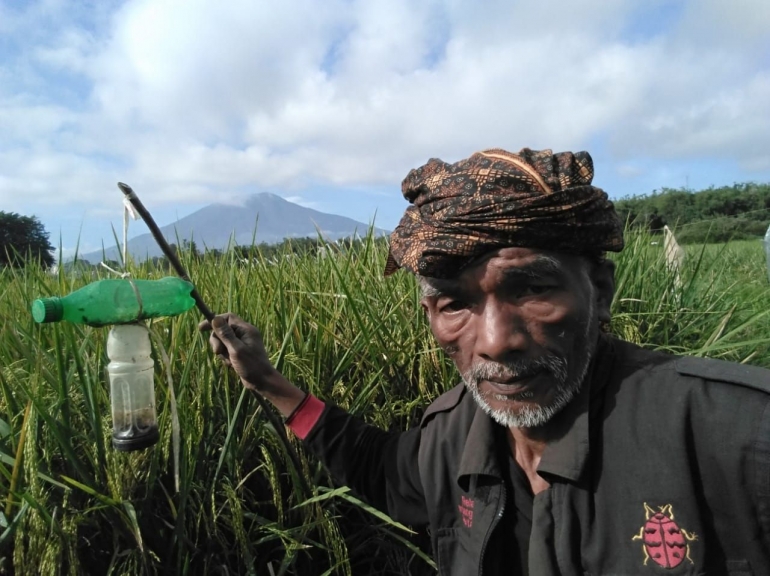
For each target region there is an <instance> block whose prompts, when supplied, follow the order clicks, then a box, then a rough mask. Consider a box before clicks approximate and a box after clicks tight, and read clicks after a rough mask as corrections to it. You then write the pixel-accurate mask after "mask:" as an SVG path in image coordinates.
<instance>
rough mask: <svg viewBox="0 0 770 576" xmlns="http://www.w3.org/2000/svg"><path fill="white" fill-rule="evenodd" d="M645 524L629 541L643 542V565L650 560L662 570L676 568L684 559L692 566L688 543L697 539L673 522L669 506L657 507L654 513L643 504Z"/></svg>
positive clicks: (672, 512)
mask: <svg viewBox="0 0 770 576" xmlns="http://www.w3.org/2000/svg"><path fill="white" fill-rule="evenodd" d="M644 512H645V516H646V518H647V522H646V523H645V524H644V526H642V527H641V528H640V529H639V534H636V535H635V536H634V537H633V538H632V539H631V540H641V541H642V542H643V545H642V550H643V551H644V565H645V566H646V565H647V562H648V560H649V559H650V558H652V560H653V561H654V562H655V563H656V564H657V565H658V566H661V567H663V568H676V567H677V566H679V565H680V564H681V563H682V562H683V561H684V560H685V558H686V559H687V560H688V561H689V562H690V564H693V561H692V558H690V544H689V543H690V542H693V541H695V540H697V539H698V536H697V535H696V534H694V533H692V532H687V530H684V529H683V528H680V527H679V526H678V525H677V523H676V522H674V511H673V510H672V508H671V504H666V505H665V506H658V511H657V512H656V511H655V510H653V509H652V508H650V507H649V506H648V505H647V502H645V503H644Z"/></svg>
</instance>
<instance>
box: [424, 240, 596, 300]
mask: <svg viewBox="0 0 770 576" xmlns="http://www.w3.org/2000/svg"><path fill="white" fill-rule="evenodd" d="M586 263H587V259H586V258H585V257H583V256H580V255H576V254H567V253H563V252H552V251H548V250H539V249H533V248H519V247H509V248H501V249H498V250H493V251H491V252H487V253H486V254H484V255H482V256H480V257H478V258H476V259H474V260H473V261H471V262H469V263H468V265H466V266H464V267H463V269H462V270H461V271H460V273H459V274H458V275H457V276H455V277H453V278H429V277H425V276H418V280H419V282H420V286H421V287H422V291H423V296H426V297H430V296H437V295H440V294H445V293H449V292H454V291H456V290H457V289H458V288H460V287H462V286H464V287H468V286H473V285H476V284H478V283H479V282H480V281H481V278H483V277H484V275H485V274H487V273H488V271H489V269H490V268H491V269H494V270H496V271H497V272H498V274H499V276H500V278H505V279H517V280H521V281H526V280H541V279H546V278H555V277H561V276H565V275H570V274H574V273H579V272H580V270H581V269H583V268H585V266H586Z"/></svg>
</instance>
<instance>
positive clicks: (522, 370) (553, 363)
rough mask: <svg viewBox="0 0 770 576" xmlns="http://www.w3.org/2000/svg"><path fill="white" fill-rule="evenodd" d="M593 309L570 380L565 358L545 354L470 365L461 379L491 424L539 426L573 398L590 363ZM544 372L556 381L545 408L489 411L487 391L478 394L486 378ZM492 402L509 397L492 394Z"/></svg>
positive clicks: (593, 346) (511, 426) (576, 354)
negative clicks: (536, 356)
mask: <svg viewBox="0 0 770 576" xmlns="http://www.w3.org/2000/svg"><path fill="white" fill-rule="evenodd" d="M593 312H594V306H593V303H592V306H591V309H590V314H589V321H588V324H587V326H586V330H585V332H584V333H583V334H582V335H581V336H582V338H583V340H582V341H583V342H584V346H583V348H582V349H581V350H577V351H576V353H575V358H576V362H577V365H576V370H575V372H574V374H575V376H574V378H572V379H570V378H569V377H568V374H569V365H568V363H567V359H566V358H564V357H561V356H556V355H546V356H542V357H540V358H537V359H535V360H518V361H510V362H504V363H498V362H477V363H476V364H474V365H473V366H471V367H470V368H469V369H468V370H467V371H466V372H465V373H464V374H463V375H462V376H463V382H464V383H465V386H466V388H468V390H469V391H470V393H471V395H472V396H473V399H474V400H475V401H476V404H477V405H478V406H479V408H481V410H483V411H484V413H486V414H488V415H489V416H490V417H491V418H492V419H493V420H494V421H495V422H497V423H498V424H500V425H501V426H505V427H506V428H536V427H538V426H542V425H543V424H545V423H546V422H548V421H549V420H550V419H551V418H553V417H554V416H555V415H556V414H558V413H559V412H560V411H561V410H562V409H563V408H564V407H565V406H566V405H567V404H569V403H570V401H571V400H572V399H573V398H574V397H575V396H576V395H577V393H578V392H579V391H580V388H581V387H582V385H583V380H585V377H586V374H587V373H588V367H589V365H590V364H591V359H592V358H593V355H594V352H595V348H596V344H595V341H596V337H597V331H596V330H595V329H594V327H593V323H592V322H593ZM542 371H547V372H550V373H551V375H552V376H553V377H554V379H555V380H556V383H557V384H556V397H555V398H554V399H553V400H552V401H551V402H550V403H549V404H545V405H524V406H522V407H520V408H519V409H518V410H517V411H516V412H514V411H513V409H512V408H511V409H506V408H500V409H493V408H492V407H491V406H490V405H489V402H488V401H487V398H488V397H489V395H490V394H491V393H490V392H484V393H481V392H479V382H480V381H481V380H488V379H490V378H496V379H508V378H515V377H518V376H529V375H532V374H536V373H538V372H542ZM529 396H531V393H526V392H523V393H521V394H519V395H518V398H519V399H521V400H526V399H527V398H528V397H529ZM493 398H495V399H496V400H502V401H510V398H509V397H507V396H502V395H493Z"/></svg>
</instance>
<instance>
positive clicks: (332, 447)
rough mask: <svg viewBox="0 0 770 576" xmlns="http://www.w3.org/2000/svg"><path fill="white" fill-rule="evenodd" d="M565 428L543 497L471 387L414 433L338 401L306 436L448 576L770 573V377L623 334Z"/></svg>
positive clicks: (599, 363) (437, 406)
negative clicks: (359, 415) (378, 424)
mask: <svg viewBox="0 0 770 576" xmlns="http://www.w3.org/2000/svg"><path fill="white" fill-rule="evenodd" d="M551 427H552V429H553V431H554V432H555V433H556V435H555V437H554V438H553V439H552V440H551V441H550V442H549V444H548V446H547V447H546V451H545V453H544V454H543V456H542V458H541V461H540V465H539V467H538V474H540V475H541V476H543V477H544V478H545V479H546V480H547V481H548V483H549V484H550V488H548V489H547V490H545V491H543V492H541V493H539V494H538V495H537V496H535V497H531V493H528V491H527V490H524V489H518V490H517V484H518V483H524V482H526V478H522V477H521V475H519V473H518V471H517V470H516V469H514V470H513V471H511V466H510V457H508V458H509V459H508V460H507V466H506V464H505V462H506V461H505V460H504V459H503V460H501V458H500V443H499V442H497V441H496V440H495V437H496V436H499V430H500V427H499V426H498V425H497V424H495V423H494V422H493V421H492V420H491V419H490V418H489V417H488V416H486V415H485V414H484V413H483V412H482V411H481V410H479V409H478V407H477V406H476V405H475V403H474V401H473V399H472V397H471V395H470V394H468V393H467V392H466V391H465V389H464V388H463V387H462V386H459V387H457V388H455V389H453V390H451V391H450V392H448V393H446V394H444V395H442V396H441V397H440V398H439V399H437V400H436V401H435V402H434V403H433V404H432V405H431V406H430V407H429V408H428V410H427V411H426V414H425V417H424V418H423V421H422V423H421V425H420V426H419V427H418V428H415V429H412V430H409V431H407V432H404V433H389V432H385V431H382V430H379V429H377V428H375V427H372V426H369V425H366V424H365V423H363V422H362V421H360V420H358V419H356V418H354V417H352V416H350V415H349V414H347V413H345V412H344V411H342V410H340V409H339V408H336V407H333V406H326V407H325V408H324V409H323V412H322V414H321V415H320V417H319V418H318V419H317V421H315V422H314V424H313V426H312V429H310V432H309V434H308V435H307V437H306V439H305V442H306V445H307V446H308V447H309V448H310V449H311V450H312V451H313V452H314V453H315V454H316V455H318V456H319V457H320V458H321V460H322V461H324V463H325V464H326V465H327V467H328V468H329V469H330V471H331V472H332V474H333V475H334V476H335V477H336V478H337V479H338V480H339V481H340V482H341V483H343V484H346V485H348V486H350V487H351V488H352V489H353V490H355V491H356V492H357V493H358V494H360V495H362V496H363V497H364V498H365V499H366V500H368V501H369V502H370V503H371V504H373V505H374V506H376V507H378V508H380V509H382V510H384V511H386V512H387V513H389V514H390V515H391V516H393V517H394V518H395V519H397V520H399V521H401V522H403V523H405V524H411V525H415V526H420V525H427V526H428V527H429V530H430V534H431V541H432V544H433V550H434V557H435V558H436V560H437V562H438V564H439V571H440V574H442V575H472V574H482V573H483V574H484V576H493V575H497V574H500V575H503V574H505V575H508V576H511V575H516V574H519V573H526V572H522V568H524V567H526V568H527V569H528V572H529V573H530V574H532V575H533V576H556V575H559V576H586V575H590V576H598V575H604V576H606V575H609V574H612V575H631V574H646V573H650V574H654V573H656V571H658V572H660V573H668V574H674V575H688V576H695V575H723V574H724V575H731V576H739V575H740V576H750V575H752V574H754V575H767V574H770V371H767V370H763V369H760V368H755V367H749V366H744V365H739V364H732V363H727V362H720V361H715V360H704V359H699V358H687V357H676V356H671V355H668V354H662V353H657V352H650V351H647V350H643V349H641V348H639V347H637V346H634V345H632V344H629V343H626V342H622V341H609V342H607V343H605V345H604V346H602V348H601V349H600V350H599V352H598V353H597V356H596V358H595V360H594V362H593V366H592V369H591V372H590V373H589V376H588V378H587V380H586V383H585V384H584V387H583V389H582V390H581V393H580V394H579V395H578V397H577V398H575V400H573V402H571V403H570V405H568V406H567V407H566V408H565V409H564V410H563V411H562V412H561V413H560V414H559V415H557V416H556V417H555V418H554V420H553V421H552V424H551ZM525 486H528V484H525ZM529 498H531V503H530V501H529ZM530 509H531V515H528V514H527V512H528V511H529V510H530ZM528 524H531V527H530V526H528ZM527 531H528V532H529V534H530V538H529V541H528V543H527V538H526V537H525V534H526V532H527ZM517 543H518V545H517ZM527 546H528V550H527V549H526V548H527ZM524 558H527V562H524V560H523V559H524Z"/></svg>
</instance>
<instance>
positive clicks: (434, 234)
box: [385, 148, 623, 278]
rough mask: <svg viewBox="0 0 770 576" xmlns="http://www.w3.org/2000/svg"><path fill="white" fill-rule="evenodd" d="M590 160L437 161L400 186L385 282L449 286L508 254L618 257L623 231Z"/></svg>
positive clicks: (478, 157)
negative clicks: (485, 257) (401, 209)
mask: <svg viewBox="0 0 770 576" xmlns="http://www.w3.org/2000/svg"><path fill="white" fill-rule="evenodd" d="M593 175H594V166H593V160H591V156H590V155H589V154H588V152H577V153H575V154H573V153H572V152H561V153H559V154H553V153H552V152H551V150H530V149H529V148H524V149H522V150H521V151H520V152H519V153H518V154H513V153H511V152H506V151H505V150H500V149H492V150H484V151H483V152H477V153H476V154H474V155H473V156H471V157H470V158H468V159H467V160H461V161H460V162H457V163H455V164H447V163H446V162H442V161H441V160H438V159H436V158H433V159H431V160H429V161H428V163H427V164H425V166H422V167H420V168H417V169H415V170H412V171H410V172H409V174H408V175H407V177H406V178H405V179H404V182H403V184H402V185H401V189H402V192H403V194H404V197H405V198H406V199H407V200H409V202H410V203H411V204H412V205H411V206H409V207H408V208H407V209H406V212H405V213H404V216H403V218H401V222H400V223H399V225H398V226H397V227H396V229H395V230H394V231H393V233H392V234H391V236H390V253H389V254H388V262H387V264H386V266H385V276H389V275H390V274H392V273H393V272H395V271H396V270H398V269H399V268H406V269H407V270H409V271H410V272H413V273H414V274H418V275H420V276H429V277H432V278H452V277H454V276H457V275H458V274H459V273H460V271H461V270H462V269H463V267H465V266H467V265H468V264H470V263H471V262H472V261H473V260H474V259H476V258H477V257H479V256H481V255H482V254H484V253H486V252H488V251H490V250H496V249H499V248H504V247H507V246H522V247H527V248H539V249H547V250H553V251H556V252H567V253H573V254H588V255H592V254H601V253H603V252H604V251H607V250H611V251H614V252H619V251H620V250H622V249H623V225H622V222H621V221H620V218H619V217H618V215H617V213H616V212H615V208H614V207H613V205H612V202H610V201H609V200H608V199H607V194H606V193H605V192H604V191H603V190H601V189H600V188H596V187H595V186H591V180H592V179H593Z"/></svg>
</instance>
